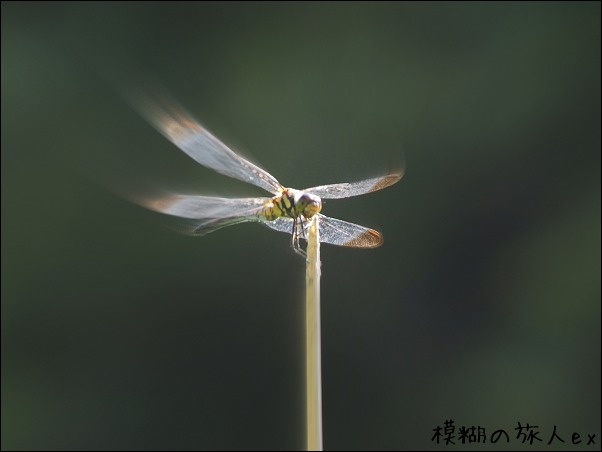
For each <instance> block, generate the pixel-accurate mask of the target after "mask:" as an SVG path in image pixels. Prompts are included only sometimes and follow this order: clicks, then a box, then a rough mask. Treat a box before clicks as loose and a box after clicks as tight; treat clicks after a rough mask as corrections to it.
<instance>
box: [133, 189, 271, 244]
mask: <svg viewBox="0 0 602 452" xmlns="http://www.w3.org/2000/svg"><path fill="white" fill-rule="evenodd" d="M269 200H270V198H216V197H212V196H195V195H167V196H163V197H159V198H154V199H142V198H137V199H134V201H135V202H137V203H138V204H140V205H142V206H144V207H146V208H148V209H151V210H154V211H155V212H160V213H164V214H167V215H172V216H175V217H180V218H185V219H187V220H191V221H187V222H185V223H183V224H181V227H179V228H177V229H179V230H181V232H184V233H187V234H193V235H205V234H208V233H210V232H213V231H215V230H217V229H221V228H223V227H226V226H231V225H233V224H237V223H243V222H245V221H260V220H261V216H260V212H261V210H262V209H263V207H264V204H265V203H266V202H267V201H269Z"/></svg>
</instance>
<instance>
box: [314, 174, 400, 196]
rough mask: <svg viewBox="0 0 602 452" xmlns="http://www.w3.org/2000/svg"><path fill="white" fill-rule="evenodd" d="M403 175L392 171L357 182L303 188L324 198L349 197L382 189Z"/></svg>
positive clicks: (397, 180)
mask: <svg viewBox="0 0 602 452" xmlns="http://www.w3.org/2000/svg"><path fill="white" fill-rule="evenodd" d="M402 177H403V173H392V174H389V175H387V176H381V177H375V178H373V179H366V180H362V181H358V182H344V183H341V184H330V185H320V186H319V187H311V188H306V189H305V190H303V191H304V192H306V193H310V194H312V195H316V196H319V197H320V198H324V199H340V198H349V197H351V196H358V195H363V194H366V193H371V192H373V191H377V190H382V189H383V188H387V187H389V186H391V185H393V184H395V183H397V182H399V180H400V179H401V178H402Z"/></svg>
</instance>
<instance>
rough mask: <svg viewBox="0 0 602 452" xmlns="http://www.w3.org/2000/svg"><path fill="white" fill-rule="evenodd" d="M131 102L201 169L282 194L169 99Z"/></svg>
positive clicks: (263, 174)
mask: <svg viewBox="0 0 602 452" xmlns="http://www.w3.org/2000/svg"><path fill="white" fill-rule="evenodd" d="M130 100H131V102H132V104H134V107H135V108H136V109H137V110H138V111H139V112H140V114H141V115H142V116H144V117H145V118H146V119H147V120H148V121H149V122H150V123H151V124H152V125H153V126H154V127H155V128H157V130H159V131H160V132H161V133H162V134H163V135H165V136H166V137H167V139H169V140H170V141H171V142H172V143H173V144H175V145H176V146H178V147H179V148H180V149H181V150H182V151H184V152H185V153H186V154H188V155H189V156H190V157H192V158H193V159H194V160H196V161H197V162H198V163H200V164H201V165H203V166H206V167H207V168H211V169H212V170H215V171H217V172H218V173H220V174H224V175H226V176H229V177H233V178H235V179H239V180H241V181H243V182H248V183H250V184H254V185H257V186H258V187H261V188H263V189H264V190H267V191H269V192H271V193H274V194H276V193H278V191H279V190H280V188H281V185H280V183H279V182H278V181H277V180H276V179H275V178H274V177H273V176H272V175H271V174H269V173H268V172H267V171H265V170H263V169H261V168H259V167H258V166H256V165H254V164H253V163H251V162H249V161H248V160H246V159H244V158H242V157H241V156H239V155H238V154H236V153H235V152H234V151H232V150H231V149H230V148H229V147H228V146H226V145H225V144H224V143H222V142H221V141H220V140H219V139H217V138H216V137H215V136H214V135H212V134H211V133H210V132H209V131H208V130H207V129H205V128H204V127H203V126H201V125H200V124H199V123H198V122H197V121H196V120H195V119H194V118H193V117H192V116H191V115H190V114H188V113H187V112H186V111H185V110H184V109H183V108H181V107H180V106H178V105H177V104H176V102H174V101H173V100H171V99H169V98H168V96H166V95H163V96H161V97H159V96H150V95H147V94H144V93H141V92H138V93H136V94H134V95H131V96H130Z"/></svg>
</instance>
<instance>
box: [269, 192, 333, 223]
mask: <svg viewBox="0 0 602 452" xmlns="http://www.w3.org/2000/svg"><path fill="white" fill-rule="evenodd" d="M320 210H322V200H321V199H320V197H319V196H316V195H312V194H310V193H306V192H303V191H301V190H295V189H294V188H284V189H283V190H282V193H281V194H279V195H276V196H274V197H273V198H272V199H271V200H270V202H268V203H267V205H266V208H265V210H264V212H263V215H264V216H265V217H266V218H267V219H268V220H271V221H273V220H275V219H277V218H280V217H288V218H298V217H300V216H302V217H304V218H306V219H308V218H311V217H313V216H314V215H315V214H317V213H318V212H320Z"/></svg>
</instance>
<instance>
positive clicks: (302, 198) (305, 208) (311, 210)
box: [295, 192, 322, 218]
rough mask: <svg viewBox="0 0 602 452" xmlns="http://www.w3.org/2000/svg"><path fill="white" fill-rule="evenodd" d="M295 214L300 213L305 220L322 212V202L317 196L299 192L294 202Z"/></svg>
mask: <svg viewBox="0 0 602 452" xmlns="http://www.w3.org/2000/svg"><path fill="white" fill-rule="evenodd" d="M295 206H296V208H297V212H300V213H301V214H302V215H303V216H304V217H305V218H311V217H313V216H314V215H315V214H317V213H318V212H319V211H320V210H322V200H321V199H320V197H319V196H316V195H312V194H309V193H303V192H301V193H300V194H299V197H298V198H297V199H296V200H295Z"/></svg>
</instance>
